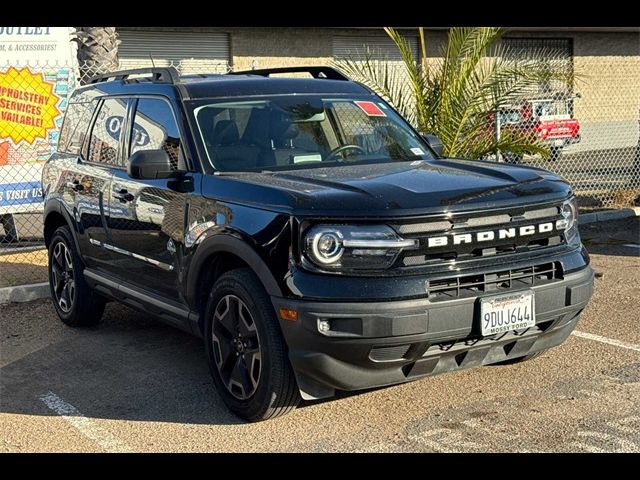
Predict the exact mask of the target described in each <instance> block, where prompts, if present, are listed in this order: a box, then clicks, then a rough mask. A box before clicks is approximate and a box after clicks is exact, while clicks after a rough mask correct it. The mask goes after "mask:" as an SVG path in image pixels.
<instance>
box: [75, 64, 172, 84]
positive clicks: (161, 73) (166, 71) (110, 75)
mask: <svg viewBox="0 0 640 480" xmlns="http://www.w3.org/2000/svg"><path fill="white" fill-rule="evenodd" d="M145 73H146V74H148V75H151V77H152V78H151V81H152V82H159V83H171V84H176V83H179V82H180V75H179V74H178V71H177V70H176V69H175V68H173V67H158V68H135V69H133V70H118V71H116V72H107V73H101V74H100V75H96V76H95V77H91V78H90V79H89V81H88V82H87V83H89V84H91V83H98V82H106V81H107V80H109V79H113V80H126V79H128V78H129V76H131V75H140V74H145Z"/></svg>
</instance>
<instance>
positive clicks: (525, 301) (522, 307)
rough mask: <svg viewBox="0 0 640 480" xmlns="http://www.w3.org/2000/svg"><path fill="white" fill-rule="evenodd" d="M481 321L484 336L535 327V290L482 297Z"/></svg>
mask: <svg viewBox="0 0 640 480" xmlns="http://www.w3.org/2000/svg"><path fill="white" fill-rule="evenodd" d="M480 323H481V329H482V336H484V337H486V336H488V335H495V334H496V333H503V332H509V331H512V330H520V329H523V328H529V327H533V326H534V325H535V324H536V318H535V303H534V300H533V292H532V291H530V290H528V291H526V292H518V293H508V294H504V295H496V296H495V297H487V298H481V299H480Z"/></svg>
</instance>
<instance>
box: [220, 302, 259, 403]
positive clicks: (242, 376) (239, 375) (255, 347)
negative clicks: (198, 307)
mask: <svg viewBox="0 0 640 480" xmlns="http://www.w3.org/2000/svg"><path fill="white" fill-rule="evenodd" d="M211 335H212V341H213V355H214V359H215V363H216V367H217V369H218V373H219V374H220V378H221V379H222V382H223V383H224V385H225V386H226V387H227V390H228V391H229V393H231V395H233V396H234V397H236V398H237V399H239V400H246V399H248V398H249V397H251V396H252V395H253V394H254V393H255V391H256V389H257V388H258V382H259V380H260V371H261V369H262V355H261V350H260V339H259V337H258V331H257V329H256V324H255V322H254V320H253V316H252V315H251V312H249V309H248V308H247V306H246V305H245V303H244V302H243V301H242V300H241V299H240V298H238V297H237V296H236V295H225V296H224V297H222V298H221V299H220V301H219V302H218V305H216V309H215V313H214V318H213V324H212V330H211Z"/></svg>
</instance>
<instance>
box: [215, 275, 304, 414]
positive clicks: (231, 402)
mask: <svg viewBox="0 0 640 480" xmlns="http://www.w3.org/2000/svg"><path fill="white" fill-rule="evenodd" d="M232 309H233V311H234V312H237V313H233V314H231V315H230V314H229V312H231V311H232ZM229 315H230V316H229ZM245 316H247V317H249V316H250V317H251V319H249V318H247V319H246V320H245V321H244V322H243V320H242V319H243V318H244V317H245ZM232 317H234V318H232ZM227 318H231V320H226V319H227ZM234 321H235V323H234ZM241 322H243V324H242V323H241ZM249 323H250V324H251V325H250V326H249V327H250V328H252V329H253V330H248V329H247V326H248V325H249ZM236 325H237V327H236ZM228 326H231V327H230V328H228ZM204 327H205V328H204V335H205V350H206V353H207V360H208V363H209V370H210V371H211V376H212V377H213V382H214V384H215V386H216V389H217V390H218V394H219V395H220V396H221V397H222V400H223V401H224V403H225V404H226V405H227V407H228V408H229V409H230V410H231V411H232V412H233V413H235V414H236V415H238V416H239V417H241V418H243V419H245V420H248V421H250V422H257V421H261V420H267V419H270V418H274V417H278V416H281V415H285V414H286V413H288V412H290V411H291V410H293V409H294V408H295V407H296V406H297V405H298V403H300V393H299V391H298V386H297V384H296V380H295V376H294V373H293V369H292V368H291V364H290V363H289V358H288V355H287V347H286V343H285V341H284V338H283V336H282V332H281V330H280V325H279V324H278V319H277V318H276V314H275V311H274V309H273V305H272V304H271V301H270V299H269V296H268V295H267V292H266V291H265V289H264V287H263V286H262V283H261V282H260V280H259V279H258V277H257V276H256V275H255V273H253V271H251V270H250V269H248V268H240V269H237V270H231V271H229V272H226V273H225V274H223V275H222V276H221V277H220V278H219V279H218V280H217V281H216V283H215V285H214V286H213V289H212V291H211V294H210V295H209V300H208V302H207V308H206V312H205V323H204ZM241 328H242V329H243V330H244V331H245V337H244V338H243V337H242V332H241ZM236 329H237V333H236ZM231 331H233V333H228V332H231ZM214 333H215V340H214ZM249 337H251V339H250V340H248V342H247V343H244V347H242V346H239V345H238V343H242V342H243V341H244V339H248V338H249ZM245 349H246V350H245ZM223 350H224V351H223ZM256 352H257V353H256ZM234 355H235V357H234ZM256 358H258V360H256ZM249 362H250V364H249ZM256 362H259V365H258V367H257V374H256ZM242 374H244V376H243V375H242ZM223 376H225V377H226V378H224V379H223ZM238 378H241V379H242V378H243V379H244V380H245V381H244V382H243V381H240V382H239V381H236V379H238ZM246 380H249V382H250V383H247V382H246ZM245 387H247V388H246V391H245Z"/></svg>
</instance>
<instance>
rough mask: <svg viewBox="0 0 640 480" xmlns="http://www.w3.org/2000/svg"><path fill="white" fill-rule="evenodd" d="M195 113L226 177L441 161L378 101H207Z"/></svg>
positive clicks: (211, 154)
mask: <svg viewBox="0 0 640 480" xmlns="http://www.w3.org/2000/svg"><path fill="white" fill-rule="evenodd" d="M193 113H194V116H195V118H196V122H197V125H198V129H199V133H200V139H201V141H202V143H203V146H204V148H205V150H206V152H207V155H208V157H209V160H210V162H211V164H212V165H213V166H214V168H215V169H216V170H218V171H222V172H239V171H261V170H294V169H301V168H313V167H327V166H332V165H344V164H354V163H377V162H390V161H408V160H409V161H411V160H424V159H431V158H433V156H432V155H431V153H430V151H429V150H428V147H427V146H426V145H425V143H424V141H423V140H422V139H421V138H420V136H419V135H417V134H415V133H414V132H413V131H412V130H411V129H410V128H409V127H408V126H407V124H406V123H405V121H404V120H403V119H402V118H400V116H398V115H397V114H396V113H395V112H393V111H392V110H391V109H390V108H389V107H388V106H387V105H386V104H384V103H383V102H382V101H380V100H378V99H373V100H372V98H371V97H361V98H356V97H354V98H344V97H340V98H322V97H321V96H318V95H282V96H275V97H274V96H271V97H268V98H255V99H247V98H243V99H242V100H237V101H224V102H215V103H213V102H211V101H200V102H197V103H195V106H194V108H193Z"/></svg>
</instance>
